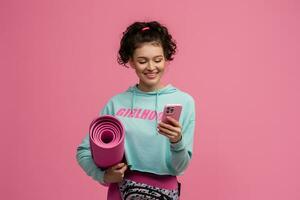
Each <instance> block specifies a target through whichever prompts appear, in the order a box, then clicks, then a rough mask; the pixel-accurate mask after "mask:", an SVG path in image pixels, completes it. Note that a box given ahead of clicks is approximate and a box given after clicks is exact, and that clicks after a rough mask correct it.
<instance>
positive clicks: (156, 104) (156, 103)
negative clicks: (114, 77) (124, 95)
mask: <svg viewBox="0 0 300 200" xmlns="http://www.w3.org/2000/svg"><path fill="white" fill-rule="evenodd" d="M131 91H132V100H131V115H132V114H133V107H134V104H135V90H134V89H133V88H131ZM158 95H159V92H158V91H156V95H155V118H156V119H155V130H156V134H158V131H157V125H158V111H157V110H158Z"/></svg>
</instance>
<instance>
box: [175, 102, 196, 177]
mask: <svg viewBox="0 0 300 200" xmlns="http://www.w3.org/2000/svg"><path fill="white" fill-rule="evenodd" d="M185 106H186V114H185V116H183V117H184V119H183V122H182V139H181V140H180V141H179V142H177V143H171V159H172V165H173V168H174V171H175V174H176V175H181V174H183V171H184V170H185V169H186V168H187V166H188V164H189V162H190V160H191V158H192V152H193V141H194V130H195V102H194V99H193V98H191V101H189V102H188V103H187V104H186V105H185Z"/></svg>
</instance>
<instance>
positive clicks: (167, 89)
mask: <svg viewBox="0 0 300 200" xmlns="http://www.w3.org/2000/svg"><path fill="white" fill-rule="evenodd" d="M137 86H138V84H135V85H134V86H131V87H129V88H128V89H127V92H131V93H132V99H131V113H132V112H133V108H134V104H135V98H136V96H153V95H155V96H156V98H155V114H156V127H157V123H158V116H157V107H158V101H159V95H163V94H169V93H174V92H176V91H177V90H178V89H177V88H175V87H174V86H172V85H171V84H168V85H166V86H165V87H163V88H161V89H158V90H155V91H151V92H145V91H142V90H140V89H139V88H138V87H137Z"/></svg>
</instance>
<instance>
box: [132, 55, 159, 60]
mask: <svg viewBox="0 0 300 200" xmlns="http://www.w3.org/2000/svg"><path fill="white" fill-rule="evenodd" d="M157 57H163V56H162V55H157V56H154V57H153V58H157ZM137 58H145V59H147V57H144V56H139V57H137Z"/></svg>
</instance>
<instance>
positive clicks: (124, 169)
mask: <svg viewBox="0 0 300 200" xmlns="http://www.w3.org/2000/svg"><path fill="white" fill-rule="evenodd" d="M127 168H128V167H127V165H125V166H124V167H122V168H121V169H119V170H118V171H119V172H120V173H121V174H123V175H124V173H125V171H126V170H127Z"/></svg>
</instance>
